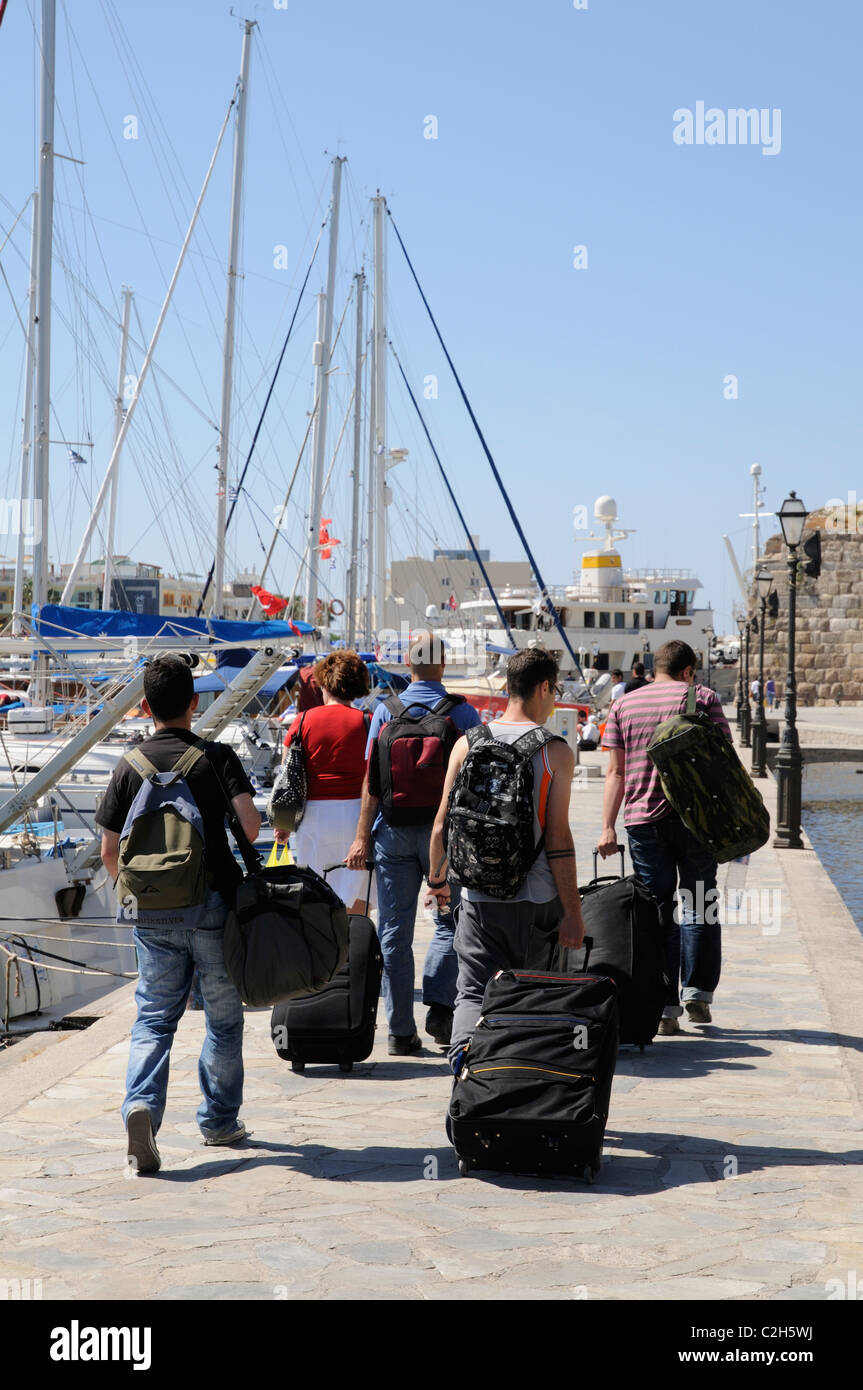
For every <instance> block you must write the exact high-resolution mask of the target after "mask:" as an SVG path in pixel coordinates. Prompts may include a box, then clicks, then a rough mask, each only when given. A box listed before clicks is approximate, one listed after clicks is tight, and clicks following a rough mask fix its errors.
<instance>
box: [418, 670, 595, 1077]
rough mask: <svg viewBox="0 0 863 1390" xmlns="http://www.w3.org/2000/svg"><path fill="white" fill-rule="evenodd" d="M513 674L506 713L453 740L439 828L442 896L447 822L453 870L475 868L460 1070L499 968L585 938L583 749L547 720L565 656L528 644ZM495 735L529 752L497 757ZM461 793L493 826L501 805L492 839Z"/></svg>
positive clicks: (455, 1051)
mask: <svg viewBox="0 0 863 1390" xmlns="http://www.w3.org/2000/svg"><path fill="white" fill-rule="evenodd" d="M506 679H507V695H508V702H507V706H506V709H505V710H504V712H503V714H502V715H501V716H500V718H499V719H493V720H492V721H491V722H490V723H489V724H487V725H484V726H483V730H482V732H479V731H476V732H471V733H469V734H468V735H467V736H466V737H464V738H460V739H459V741H458V743H457V744H456V745H455V748H454V749H453V752H452V756H451V758H450V762H449V767H448V769H447V777H446V784H445V786H444V793H443V797H442V799H441V803H440V807H439V809H438V813H437V816H436V818H435V823H434V829H433V831H432V836H431V848H430V855H431V863H432V869H433V872H434V875H435V881H436V882H439V883H440V884H441V887H440V888H438V889H436V891H437V892H438V894H439V896H440V898H441V899H442V900H445V899H446V897H447V895H448V893H449V887H448V885H447V884H445V883H444V878H445V875H446V872H447V868H448V854H447V850H446V849H445V848H444V828H445V824H446V826H447V835H448V848H449V854H450V855H451V856H452V860H453V862H452V866H451V867H452V872H453V874H455V875H456V876H458V875H459V869H458V867H457V866H458V865H459V864H462V863H464V864H469V865H470V867H471V869H472V873H471V874H470V877H471V879H472V882H471V886H469V887H468V886H464V883H463V884H462V889H461V895H460V902H459V905H458V907H457V908H456V911H455V917H456V924H457V925H456V954H457V956H458V996H457V999H456V1007H455V1017H454V1020H453V1029H452V1045H451V1051H450V1058H451V1061H452V1065H453V1070H454V1071H455V1072H456V1073H457V1071H458V1067H459V1059H460V1056H461V1055H462V1053H463V1049H464V1046H465V1044H466V1043H467V1041H468V1039H469V1038H470V1035H471V1033H472V1032H473V1030H474V1028H475V1026H476V1023H477V1020H478V1018H479V1015H480V1011H481V1006H482V997H483V993H484V990H485V987H486V985H487V983H488V981H489V980H490V979H491V977H492V975H493V974H494V973H495V971H497V970H512V969H516V970H521V969H525V968H530V967H532V966H536V967H537V968H539V969H543V970H547V969H548V968H549V962H550V959H551V955H552V952H553V950H554V948H555V946H556V945H558V944H559V945H560V946H562V947H566V948H573V949H577V948H578V947H579V946H581V945H582V942H583V939H584V924H583V921H582V916H581V899H580V898H579V894H578V881H577V876H576V864H575V847H574V844H573V839H572V832H571V830H570V827H569V800H570V793H571V790H572V776H573V771H574V769H575V755H574V754H573V752H572V749H571V748H570V747H569V746H568V744H567V743H566V742H565V740H563V739H562V738H560V737H558V736H554V735H551V734H550V733H549V732H548V730H547V729H545V728H544V727H543V726H544V725H545V723H546V721H547V720H548V718H549V716H550V715H551V714H552V712H553V710H554V705H555V700H556V699H558V698H559V697H560V689H561V687H560V686H559V684H558V670H557V659H556V658H555V656H554V655H553V654H552V653H550V652H548V651H546V650H545V649H544V648H543V647H532V648H527V649H525V650H523V651H520V652H518V654H517V655H516V656H513V657H510V659H509V663H508V665H507V673H506ZM495 742H497V743H500V744H505V745H508V749H511V748H516V749H517V751H518V753H519V755H520V756H519V759H518V760H512V758H511V755H509V756H508V758H507V759H506V760H504V759H502V758H501V757H500V755H497V759H498V761H497V762H496V759H495V749H494V743H495ZM519 743H521V748H518V745H519ZM522 760H525V761H529V764H530V769H531V773H532V778H531V782H532V789H531V793H530V797H529V799H528V800H527V802H526V804H525V805H524V806H523V807H521V806H519V805H518V803H517V801H516V791H515V790H514V789H515V788H516V786H517V783H516V775H517V769H518V764H519V763H520V762H521V761H522ZM507 765H508V766H509V770H507ZM460 798H463V800H464V803H465V804H466V805H468V806H470V805H476V804H477V799H478V798H479V800H480V801H481V802H482V804H483V805H484V806H485V812H484V824H485V825H488V822H489V820H490V819H492V820H493V819H494V816H495V814H496V813H497V812H500V813H501V833H499V832H498V829H497V827H495V826H492V827H491V836H490V838H489V839H488V840H487V841H481V840H480V838H479V836H477V837H476V838H474V834H473V830H472V826H478V825H479V822H478V821H477V820H476V819H475V818H474V819H473V820H472V818H471V815H470V812H469V811H468V812H467V813H466V815H465V816H464V817H463V818H462V817H461V816H460V813H459V811H458V810H457V807H458V804H459V801H460ZM513 812H516V813H517V814H518V815H520V816H523V818H524V826H523V831H524V832H525V833H523V834H522V835H521V839H522V841H526V843H527V845H528V846H529V850H528V852H527V854H526V863H525V865H524V867H525V870H526V871H525V873H524V875H523V876H521V881H520V882H518V881H517V879H518V877H519V874H518V872H517V871H516V872H515V873H514V874H513V875H512V880H511V882H510V883H509V885H508V889H507V891H509V896H508V897H505V898H504V897H502V896H501V878H500V875H501V873H502V872H504V873H507V874H508V873H509V870H510V864H509V862H507V863H505V864H503V865H502V864H501V856H500V849H499V845H500V844H501V842H502V838H501V834H502V835H511V834H512V831H513V829H517V827H513V825H512V823H511V821H512V813H513ZM504 822H505V823H506V825H505V829H504V828H503V827H504ZM481 833H483V834H485V831H484V830H483V831H482V832H481ZM503 842H504V843H505V842H506V841H505V840H503ZM486 844H487V845H490V847H491V854H490V856H489V858H488V859H485V858H484V853H485V845H486ZM467 876H468V875H467V874H465V877H467ZM489 889H491V890H493V891H492V892H489V891H488V890H489Z"/></svg>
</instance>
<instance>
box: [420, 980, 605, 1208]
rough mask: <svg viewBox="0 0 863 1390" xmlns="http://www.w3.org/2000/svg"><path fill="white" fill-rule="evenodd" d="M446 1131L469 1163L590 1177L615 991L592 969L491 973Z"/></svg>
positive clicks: (601, 1124)
mask: <svg viewBox="0 0 863 1390" xmlns="http://www.w3.org/2000/svg"><path fill="white" fill-rule="evenodd" d="M482 1009H483V1011H482V1016H481V1017H480V1019H479V1022H478V1023H477V1026H476V1029H475V1030H474V1032H473V1034H472V1036H471V1039H470V1043H469V1045H468V1049H467V1052H466V1054H465V1057H464V1061H463V1064H462V1067H461V1069H460V1071H459V1074H458V1076H457V1077H456V1079H455V1081H454V1082H453V1090H452V1097H451V1099H450V1108H449V1115H448V1117H447V1133H448V1134H449V1137H450V1139H451V1141H452V1144H453V1147H454V1148H455V1151H456V1155H457V1157H458V1160H459V1172H460V1173H461V1175H462V1177H466V1176H467V1175H468V1173H470V1172H471V1170H472V1169H473V1168H493V1169H497V1170H498V1171H501V1170H502V1171H510V1172H516V1173H565V1174H571V1175H581V1176H583V1177H585V1178H586V1179H587V1181H588V1182H593V1179H594V1177H595V1176H596V1174H597V1173H598V1172H599V1167H600V1162H601V1159H602V1141H603V1137H604V1135H605V1124H606V1120H607V1119H608V1105H609V1099H610V1096H611V1083H612V1081H613V1079H614V1066H615V1061H616V1059H617V988H616V986H615V984H614V982H613V981H612V980H609V979H607V978H604V977H603V976H600V975H594V974H593V973H591V974H589V975H588V974H582V975H557V974H551V973H543V972H538V971H533V970H530V971H528V970H499V971H498V972H497V974H496V975H494V976H493V977H492V979H491V980H489V982H488V985H487V986H486V990H485V995H484V996H483V1005H482Z"/></svg>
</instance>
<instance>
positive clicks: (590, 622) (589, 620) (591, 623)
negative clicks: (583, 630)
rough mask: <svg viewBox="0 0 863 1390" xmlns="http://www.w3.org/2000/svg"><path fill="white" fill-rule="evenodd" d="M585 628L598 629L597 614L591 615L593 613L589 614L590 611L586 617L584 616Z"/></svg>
mask: <svg viewBox="0 0 863 1390" xmlns="http://www.w3.org/2000/svg"><path fill="white" fill-rule="evenodd" d="M584 626H585V627H596V614H595V613H591V612H589V611H588V612H586V613H585V615H584Z"/></svg>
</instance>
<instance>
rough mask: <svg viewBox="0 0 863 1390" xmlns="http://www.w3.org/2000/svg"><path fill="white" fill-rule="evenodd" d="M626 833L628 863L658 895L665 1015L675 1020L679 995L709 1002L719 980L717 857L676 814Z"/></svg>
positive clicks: (635, 827)
mask: <svg viewBox="0 0 863 1390" xmlns="http://www.w3.org/2000/svg"><path fill="white" fill-rule="evenodd" d="M626 834H627V837H628V839H629V853H630V854H631V856H632V867H633V868H634V869H635V872H636V873H637V874H638V877H639V878H640V879H641V881H642V883H643V884H644V885H645V887H647V888H649V889H650V892H651V893H653V895H654V897H656V898H658V899H659V903H660V908H661V912H662V923H663V926H664V927H665V948H666V953H667V956H668V973H669V975H670V976H671V983H672V996H671V997H669V1000H668V1004H667V1005H666V1008H665V1017H666V1018H676V1017H677V1016H678V1015H679V1014H682V1013H683V1009H682V1007H681V1005H680V1003H679V1000H680V999H682V1000H683V1003H684V1004H685V1003H687V1001H689V1000H691V999H703V1000H704V1001H705V1003H708V1004H709V1003H710V1002H711V1001H712V999H713V991H714V990H715V989H716V986H717V985H718V983H719V973H720V970H721V967H722V929H721V927H720V925H719V922H718V921H717V920H716V917H717V906H716V860H715V859H714V858H712V856H711V855H710V854H709V853H708V852H707V850H706V849H704V848H703V847H702V846H701V844H700V843H699V841H698V840H696V838H695V836H694V835H693V834H692V833H691V831H689V830H687V828H686V826H685V825H684V824H683V822H682V820H681V819H680V817H679V816H678V815H676V814H675V813H674V812H672V813H671V815H668V816H663V818H662V820H658V821H650V822H646V823H643V824H641V825H628V826H627V827H626ZM678 878H679V882H678ZM678 888H679V890H680V893H681V899H680V906H679V910H677V902H676V899H677V892H678ZM705 918H706V919H707V920H706V921H705ZM678 979H679V981H680V985H681V986H682V988H681V992H680V994H679V995H678Z"/></svg>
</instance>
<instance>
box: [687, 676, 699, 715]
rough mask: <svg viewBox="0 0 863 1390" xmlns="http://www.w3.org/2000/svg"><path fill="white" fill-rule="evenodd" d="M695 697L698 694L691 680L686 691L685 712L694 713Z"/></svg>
mask: <svg viewBox="0 0 863 1390" xmlns="http://www.w3.org/2000/svg"><path fill="white" fill-rule="evenodd" d="M697 699H698V696H697V694H696V690H695V682H694V681H693V683H692V685H691V686H690V687H689V689H688V691H687V692H686V713H687V714H694V713H695V706H696V703H697Z"/></svg>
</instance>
